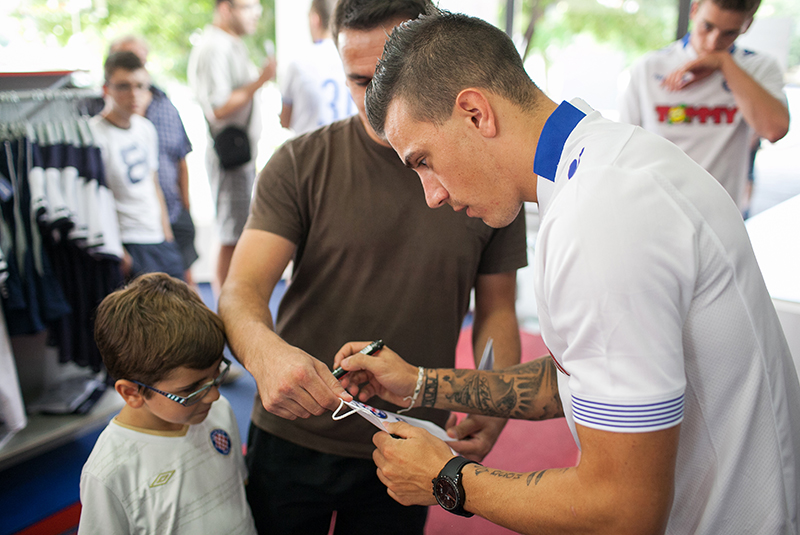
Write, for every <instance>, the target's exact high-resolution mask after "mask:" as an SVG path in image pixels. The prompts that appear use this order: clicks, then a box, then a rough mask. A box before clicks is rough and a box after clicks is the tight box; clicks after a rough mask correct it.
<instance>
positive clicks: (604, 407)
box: [572, 394, 684, 431]
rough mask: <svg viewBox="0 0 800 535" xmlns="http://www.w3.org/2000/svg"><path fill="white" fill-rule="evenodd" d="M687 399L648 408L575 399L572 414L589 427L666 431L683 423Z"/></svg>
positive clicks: (578, 421)
mask: <svg viewBox="0 0 800 535" xmlns="http://www.w3.org/2000/svg"><path fill="white" fill-rule="evenodd" d="M683 407H684V397H683V394H681V395H680V396H678V397H676V398H674V399H670V400H667V401H662V402H659V403H648V404H644V405H619V404H611V403H600V402H597V401H588V400H585V399H581V398H579V397H577V396H575V395H573V396H572V415H573V417H574V418H575V421H576V422H577V423H580V424H582V425H585V426H587V427H595V428H603V429H609V430H614V429H619V430H623V431H648V430H657V429H665V428H667V427H672V426H674V425H677V424H678V423H680V422H681V420H683Z"/></svg>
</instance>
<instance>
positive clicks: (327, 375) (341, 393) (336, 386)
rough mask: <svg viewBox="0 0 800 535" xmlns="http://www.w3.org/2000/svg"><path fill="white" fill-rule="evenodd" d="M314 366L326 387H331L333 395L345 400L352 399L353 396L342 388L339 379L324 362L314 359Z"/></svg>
mask: <svg viewBox="0 0 800 535" xmlns="http://www.w3.org/2000/svg"><path fill="white" fill-rule="evenodd" d="M314 366H315V367H316V368H317V374H318V375H319V376H320V378H322V380H323V381H324V382H325V384H326V385H328V388H330V389H331V392H333V395H335V396H336V397H338V398H341V399H343V400H345V401H353V396H351V395H350V393H349V392H348V391H347V390H345V389H344V387H343V386H342V384H341V383H340V382H339V380H338V379H336V377H334V376H333V374H332V373H331V371H330V370H329V369H328V367H327V366H325V364H323V363H322V362H320V361H316V362H315V363H314Z"/></svg>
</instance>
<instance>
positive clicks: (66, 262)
mask: <svg viewBox="0 0 800 535" xmlns="http://www.w3.org/2000/svg"><path fill="white" fill-rule="evenodd" d="M57 74H59V75H61V76H62V77H61V78H60V79H58V80H56V81H55V83H53V82H52V81H51V80H52V76H47V77H45V76H39V75H34V76H27V75H22V76H21V77H22V78H26V79H25V80H24V81H18V83H19V84H22V83H23V82H24V83H29V82H31V81H32V82H45V83H46V84H47V87H41V88H39V87H33V88H32V87H30V85H28V86H27V87H26V86H17V88H15V89H4V90H3V91H0V145H1V146H0V153H4V155H5V156H6V158H5V159H4V161H5V163H6V166H5V173H4V174H5V175H7V178H8V179H9V182H10V183H11V185H12V188H13V190H14V196H13V199H14V203H15V204H14V210H15V217H14V218H13V220H14V232H7V233H4V234H5V241H6V242H7V241H8V239H9V237H13V238H14V240H15V243H17V244H18V243H22V240H18V239H17V238H19V237H20V236H22V237H27V236H28V235H30V237H31V238H32V239H27V240H25V246H24V247H18V246H17V247H14V248H12V249H9V251H11V254H9V255H7V259H6V264H9V268H19V267H20V266H22V265H24V266H33V267H32V271H30V272H23V271H21V270H20V269H17V270H16V271H17V280H18V281H19V280H21V277H22V276H23V275H24V276H25V277H37V276H38V277H39V278H38V279H35V280H45V279H44V277H45V276H47V277H48V279H47V280H48V281H49V282H48V285H47V286H46V287H45V286H42V288H43V290H42V291H41V295H46V296H47V297H45V298H44V299H42V300H40V301H38V302H39V308H40V310H42V311H44V308H43V305H42V303H43V302H46V303H48V306H60V307H62V308H64V302H65V301H66V302H68V305H69V310H70V311H71V312H69V313H65V314H63V315H60V316H58V317H57V319H56V320H55V322H54V320H52V319H49V320H47V321H38V318H37V321H32V322H31V323H30V325H31V327H30V331H31V332H30V333H28V332H21V331H20V328H19V326H20V325H21V323H20V322H21V321H22V320H25V319H26V318H34V314H33V313H29V311H27V310H22V309H15V310H14V312H13V313H12V314H10V315H6V316H5V318H4V323H5V324H7V325H9V326H11V325H12V324H13V325H14V326H15V329H11V328H10V327H9V330H8V331H9V332H8V334H10V335H11V336H10V338H11V340H10V342H11V346H12V347H11V348H10V349H11V350H12V351H11V353H12V356H13V357H14V359H15V360H17V361H18V362H22V363H24V364H23V365H22V366H17V368H18V371H19V386H20V387H21V391H22V396H23V397H24V398H25V400H24V401H25V402H26V405H27V404H29V403H30V402H31V401H32V400H36V399H37V398H38V397H39V395H40V394H41V393H43V392H44V391H45V390H49V389H50V388H51V387H53V386H57V385H59V384H61V383H62V382H64V381H67V380H69V379H72V378H74V377H85V376H93V374H96V373H97V360H98V357H97V355H95V353H96V349H94V348H92V347H89V346H87V344H88V343H90V342H91V336H90V335H91V333H90V331H89V329H88V328H86V327H85V325H88V324H87V323H86V321H85V318H87V317H88V314H89V312H87V311H90V310H91V308H92V307H93V306H94V304H95V301H98V300H99V299H100V297H101V296H102V295H101V294H100V293H98V292H105V291H106V288H100V289H98V288H97V286H96V284H95V283H96V282H97V281H98V280H101V279H100V278H98V277H101V278H102V277H110V278H108V279H107V280H108V281H111V280H112V279H113V276H111V275H108V273H112V272H114V273H116V270H115V269H114V265H115V262H116V261H115V260H109V259H107V258H105V257H102V258H99V257H98V255H97V254H93V253H96V252H97V250H98V249H97V248H91V247H89V245H92V244H93V242H92V243H91V244H90V243H89V237H92V236H94V234H93V233H92V232H91V229H89V231H88V232H87V236H86V237H85V238H83V239H77V238H75V237H74V236H73V233H77V234H80V233H81V232H83V230H84V226H85V225H84V223H85V222H86V221H88V220H90V219H91V220H92V221H94V219H93V216H92V214H95V213H96V212H97V210H95V209H89V208H90V207H91V206H96V205H95V204H92V203H96V202H99V201H97V199H98V198H99V197H98V196H97V193H96V192H97V191H100V190H104V189H105V187H104V186H103V187H101V186H100V184H101V182H102V173H100V171H99V170H98V168H96V167H94V168H93V167H86V165H88V162H89V161H90V160H91V161H100V160H99V149H97V148H96V146H94V142H93V137H92V135H91V131H90V128H89V124H88V110H89V106H90V104H91V103H93V102H96V101H97V100H98V99H99V98H101V97H102V92H101V91H100V90H99V89H97V88H76V87H70V85H71V81H70V76H69V75H68V74H69V73H64V74H63V75H62V73H57ZM5 76H6V75H0V78H3V77H5ZM44 78H49V79H48V80H47V81H45V80H44ZM6 87H8V86H6ZM11 87H14V86H13V85H12V86H11ZM3 151H5V152H3ZM9 155H10V156H11V157H10V158H9V157H8V156H9ZM37 155H38V159H37ZM76 155H79V156H76ZM90 156H92V158H89V157H90ZM82 162H83V163H82ZM12 167H13V169H12ZM70 169H72V171H70ZM92 170H94V171H92ZM95 171H96V172H95ZM42 173H44V175H42ZM67 176H69V177H71V178H69V179H68V178H67ZM34 177H35V179H34ZM42 177H44V180H42ZM68 184H72V186H68ZM34 186H35V187H34ZM43 186H44V189H42V187H43ZM51 186H55V187H53V188H52V189H51ZM42 192H45V193H49V192H58V193H60V196H59V195H56V196H50V195H49V194H48V195H44V196H43V195H41V193H42ZM67 193H71V195H72V196H71V197H69V198H68V196H66V195H67ZM76 196H78V197H80V199H82V206H83V207H84V210H82V211H78V210H76V209H75V205H74V203H70V202H68V201H69V200H70V199H72V200H75V198H76ZM106 196H107V195H106ZM38 201H46V202H41V203H40V202H38ZM89 201H91V202H89ZM10 202H11V201H6V205H5V206H9V205H10V204H9V203H10ZM17 204H19V207H17ZM79 204H81V203H79ZM6 212H7V213H5V215H6V216H8V214H9V213H10V211H9V210H6ZM17 212H19V217H16V213H17ZM76 214H83V216H81V217H77V216H76ZM62 216H63V217H62ZM95 226H96V225H95ZM5 228H6V229H8V230H11V226H10V224H9V225H7V226H6V227H5ZM17 229H22V230H17ZM0 234H2V233H0ZM56 237H57V238H58V239H56ZM29 251H31V252H30V253H29ZM40 251H41V253H40ZM26 254H30V255H33V256H32V258H33V260H32V261H30V260H27V257H25V255H26ZM45 255H46V256H47V258H48V260H47V261H46V262H45V261H44V257H45ZM101 256H102V255H101ZM20 258H22V259H23V261H22V262H20ZM11 264H13V265H11ZM44 266H49V269H47V268H45V267H44ZM87 274H88V275H87ZM30 280H32V279H26V283H25V284H26V286H25V288H30V287H34V288H36V289H37V292H38V291H39V290H38V288H39V286H37V285H36V284H31V283H30ZM108 284H109V287H110V285H111V283H110V282H108ZM56 287H57V288H59V289H60V293H61V294H63V295H61V296H60V297H56V294H57V293H58V292H57V291H54V289H55V288H56ZM16 288H17V289H19V288H21V286H19V285H17V286H16ZM16 295H17V296H19V295H23V296H24V297H25V298H26V299H28V300H29V301H30V302H37V300H36V299H35V297H37V296H32V294H31V293H30V292H28V291H27V290H26V292H23V293H22V294H20V293H19V292H17V294H16ZM80 296H87V301H86V302H85V303H84V302H83V301H82V300H81V299H80ZM43 314H44V312H42V314H40V315H42V316H43ZM58 318H63V320H61V319H58ZM12 319H13V320H14V321H11V320H12ZM42 323H45V324H46V325H45V326H46V329H45V330H40V329H41V327H40V324H42ZM76 326H77V327H76ZM23 327H26V328H27V326H26V325H23ZM15 333H16V334H17V335H19V334H23V335H24V336H16V335H15ZM67 335H68V336H67ZM54 342H56V344H55V345H54ZM87 348H88V350H85V349H87ZM87 355H89V356H88V357H87ZM117 398H118V396H113V395H102V396H101V397H100V400H99V402H97V404H96V405H95V406H94V408H93V409H92V411H91V412H90V413H89V414H80V413H76V414H64V415H58V416H54V415H50V414H48V415H43V414H29V415H28V418H27V420H28V421H27V426H26V427H24V428H23V429H21V430H18V431H17V432H16V434H14V435H13V436H11V437H10V438H9V439H8V440H6V441H5V444H4V445H3V446H2V447H0V470H2V469H3V468H4V467H6V466H10V465H12V464H16V463H17V462H19V461H21V460H24V459H26V458H29V456H31V455H35V454H38V453H41V452H44V451H47V450H49V449H51V448H53V447H55V446H57V445H59V444H62V443H64V442H66V441H68V440H71V439H72V438H74V437H75V436H79V435H80V434H83V433H85V432H87V431H88V430H91V429H93V428H96V427H99V426H102V425H103V424H105V422H106V421H107V420H108V418H109V416H110V415H111V414H113V413H115V412H116V411H118V410H119V408H120V403H119V402H120V400H118V399H117Z"/></svg>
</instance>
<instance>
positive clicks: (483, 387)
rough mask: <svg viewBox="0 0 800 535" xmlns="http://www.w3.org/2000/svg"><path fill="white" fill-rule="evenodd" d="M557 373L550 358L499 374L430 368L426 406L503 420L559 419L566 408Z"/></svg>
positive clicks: (424, 399)
mask: <svg viewBox="0 0 800 535" xmlns="http://www.w3.org/2000/svg"><path fill="white" fill-rule="evenodd" d="M557 373H558V372H557V371H556V367H555V365H554V364H553V360H552V359H551V358H550V357H549V356H548V357H542V358H539V359H536V360H533V361H530V362H526V363H523V364H519V365H517V366H512V367H510V368H505V369H503V370H499V371H496V372H485V371H476V370H432V369H427V370H425V390H424V393H423V398H422V404H423V406H425V407H434V406H435V407H436V408H440V409H447V410H453V411H459V412H468V413H474V414H484V415H486V416H497V417H501V418H516V419H522V420H546V419H549V418H558V417H560V416H563V415H564V409H563V407H562V405H561V398H560V397H559V395H558V379H557Z"/></svg>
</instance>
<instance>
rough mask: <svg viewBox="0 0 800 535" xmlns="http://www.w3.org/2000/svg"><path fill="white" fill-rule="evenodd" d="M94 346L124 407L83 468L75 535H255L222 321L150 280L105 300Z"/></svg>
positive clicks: (157, 279)
mask: <svg viewBox="0 0 800 535" xmlns="http://www.w3.org/2000/svg"><path fill="white" fill-rule="evenodd" d="M95 339H96V341H97V346H98V348H99V349H100V353H101V355H102V357H103V363H104V364H105V366H106V368H107V370H108V373H109V375H110V376H111V377H113V378H114V379H115V380H116V382H115V383H114V388H115V390H116V391H117V393H119V395H120V396H122V398H123V399H124V400H125V406H124V407H123V408H122V410H121V411H120V413H119V414H118V415H117V416H116V417H115V418H114V419H113V420H112V421H111V422H110V423H109V425H108V427H107V428H106V429H105V430H104V431H103V433H102V434H101V435H100V437H99V438H98V440H97V443H96V444H95V447H94V449H93V450H92V453H91V455H90V456H89V459H88V460H87V462H86V464H85V465H84V467H83V472H82V474H81V503H82V506H83V509H82V511H81V520H80V525H79V528H78V533H79V534H81V535H84V534H94V533H97V534H100V533H103V534H105V533H139V532H141V533H172V534H196V533H230V534H254V533H255V532H256V531H255V527H254V525H253V518H252V515H251V513H250V508H249V506H248V505H247V500H246V498H245V489H244V484H243V483H244V481H245V479H246V469H245V466H244V459H243V457H242V450H241V440H240V438H239V431H238V428H237V423H236V418H235V416H234V414H233V410H232V409H231V406H230V404H229V403H228V401H227V400H226V399H225V398H223V397H222V396H221V395H220V393H219V385H220V384H222V382H223V381H224V379H225V376H226V375H227V373H228V370H229V369H230V364H231V363H230V361H229V360H227V359H226V358H224V357H223V356H222V351H223V348H224V347H225V331H224V328H223V325H222V321H221V320H220V319H219V317H218V316H217V315H216V314H214V313H213V312H212V311H211V310H209V309H208V307H206V306H205V305H204V304H203V302H202V301H201V299H200V298H199V297H198V295H197V294H196V293H195V292H194V291H193V290H192V289H191V288H190V287H189V286H188V285H186V284H185V283H183V282H181V281H179V280H177V279H175V278H172V277H169V276H168V275H165V274H163V273H150V274H147V275H142V276H141V277H139V278H137V279H135V280H134V281H133V282H131V283H130V284H129V285H128V286H126V287H125V288H123V289H120V290H117V291H116V292H114V293H112V294H110V295H108V296H107V297H106V298H105V299H104V300H103V302H102V303H101V304H100V306H99V307H98V309H97V318H96V321H95Z"/></svg>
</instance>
